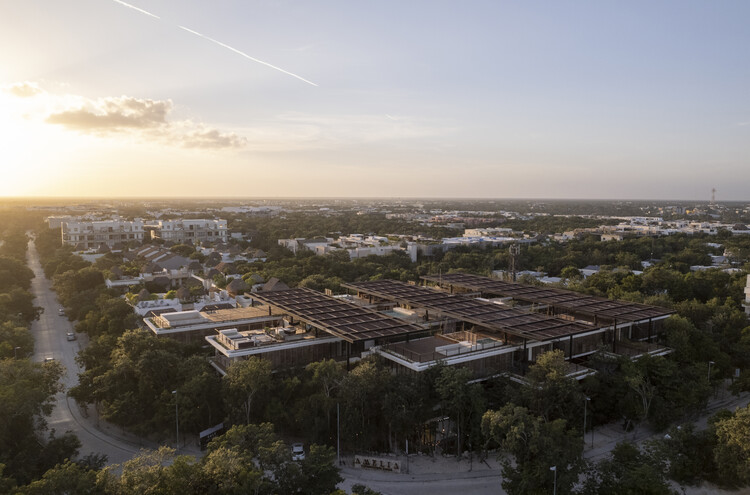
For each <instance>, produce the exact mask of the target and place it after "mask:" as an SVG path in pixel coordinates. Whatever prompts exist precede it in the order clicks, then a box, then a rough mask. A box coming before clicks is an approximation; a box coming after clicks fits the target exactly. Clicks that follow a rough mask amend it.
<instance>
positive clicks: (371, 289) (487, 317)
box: [343, 280, 596, 341]
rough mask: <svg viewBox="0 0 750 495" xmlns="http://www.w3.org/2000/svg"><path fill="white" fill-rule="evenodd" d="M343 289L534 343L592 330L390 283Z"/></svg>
mask: <svg viewBox="0 0 750 495" xmlns="http://www.w3.org/2000/svg"><path fill="white" fill-rule="evenodd" d="M343 286H344V287H346V288H348V289H352V290H355V291H357V292H358V293H359V294H366V295H372V296H375V297H378V298H381V299H385V300H389V301H395V302H397V303H400V304H406V305H409V306H413V307H420V308H424V309H426V310H427V311H428V312H429V311H435V312H436V313H437V314H440V315H443V316H446V317H449V318H453V319H456V320H460V321H465V322H467V323H473V324H475V325H479V326H481V327H484V328H488V329H491V330H495V331H498V332H505V333H508V334H510V335H513V336H516V337H521V338H524V339H530V340H535V341H545V340H554V339H559V338H561V337H569V336H571V335H575V334H579V333H583V332H590V331H592V330H595V329H596V327H595V326H592V325H588V324H585V323H579V322H573V321H568V320H563V319H561V318H556V317H552V316H544V315H541V314H539V313H529V312H527V311H524V310H521V309H514V308H507V307H503V306H500V305H499V304H495V303H491V302H487V301H480V300H478V299H470V298H465V297H462V296H459V295H451V294H446V293H444V292H440V291H437V290H435V289H430V288H427V287H417V286H415V285H409V284H405V283H403V282H396V281H394V280H377V281H372V282H355V283H349V284H343Z"/></svg>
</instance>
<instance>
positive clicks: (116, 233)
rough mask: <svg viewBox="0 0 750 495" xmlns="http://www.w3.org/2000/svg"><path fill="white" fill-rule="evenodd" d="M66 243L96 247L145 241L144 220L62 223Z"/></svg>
mask: <svg viewBox="0 0 750 495" xmlns="http://www.w3.org/2000/svg"><path fill="white" fill-rule="evenodd" d="M61 232H62V241H63V243H64V244H70V245H71V246H77V247H82V248H83V249H96V248H98V247H99V246H101V245H102V244H106V245H107V246H108V247H110V248H111V247H113V246H114V245H115V244H117V243H127V242H131V241H135V242H143V233H144V230H143V220H141V219H140V218H136V219H135V220H133V221H132V222H131V221H125V220H102V221H94V222H86V221H69V222H62V223H61Z"/></svg>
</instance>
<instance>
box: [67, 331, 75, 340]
mask: <svg viewBox="0 0 750 495" xmlns="http://www.w3.org/2000/svg"><path fill="white" fill-rule="evenodd" d="M65 337H66V338H67V339H68V340H75V339H76V334H74V333H73V332H68V333H66V334H65Z"/></svg>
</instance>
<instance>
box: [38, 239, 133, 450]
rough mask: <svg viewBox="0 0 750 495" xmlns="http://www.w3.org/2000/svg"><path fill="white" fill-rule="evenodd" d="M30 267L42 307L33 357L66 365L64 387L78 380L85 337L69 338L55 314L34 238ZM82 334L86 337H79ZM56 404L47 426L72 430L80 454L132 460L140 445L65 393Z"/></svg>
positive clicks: (54, 301) (55, 305) (61, 319)
mask: <svg viewBox="0 0 750 495" xmlns="http://www.w3.org/2000/svg"><path fill="white" fill-rule="evenodd" d="M28 263H29V268H31V270H32V271H33V272H34V279H33V280H32V283H31V290H32V293H33V294H34V297H35V300H34V304H35V305H37V306H41V307H42V308H44V312H43V313H42V315H41V317H40V318H39V321H35V322H33V324H32V325H31V332H32V334H33V335H34V339H35V340H36V342H35V348H34V355H33V357H32V359H33V360H34V361H43V360H44V359H45V358H48V357H52V358H54V359H55V360H56V361H57V362H59V363H61V364H62V365H63V366H64V367H65V374H64V375H63V377H62V383H63V384H64V385H65V390H67V389H69V388H70V387H72V386H74V385H76V384H77V383H78V372H79V371H80V368H79V367H78V365H77V363H76V361H75V357H76V354H77V353H78V350H79V349H80V344H81V343H82V342H84V341H85V340H84V339H82V340H74V341H68V340H67V338H66V333H67V332H72V331H73V327H72V325H71V323H70V322H69V321H68V319H67V318H66V317H65V316H60V315H58V312H57V311H58V309H59V308H60V304H59V302H58V301H57V299H56V297H55V293H54V292H53V291H52V290H51V289H50V282H49V281H48V280H47V279H46V278H45V277H44V272H43V271H42V267H41V264H40V262H39V253H38V252H37V250H36V246H35V245H34V241H33V240H32V241H30V242H29V250H28ZM82 337H85V336H82ZM56 399H57V404H56V406H55V408H54V410H53V411H52V414H51V415H50V417H49V418H48V424H49V427H50V428H54V429H55V430H56V431H57V432H58V433H63V432H65V431H72V432H73V433H75V434H76V435H78V438H79V439H80V440H81V444H82V446H81V450H80V452H81V454H82V455H86V454H88V453H90V452H96V453H103V454H106V455H107V457H108V458H109V462H110V463H121V462H124V461H127V460H128V459H131V458H132V457H133V455H134V454H137V453H138V452H139V451H140V446H139V445H137V444H134V443H131V442H128V441H124V440H123V439H122V438H118V437H116V436H113V435H111V434H108V433H107V432H105V431H103V430H102V429H101V427H97V424H96V420H95V419H93V418H85V417H84V416H83V414H81V410H80V409H79V407H78V405H77V404H76V402H75V401H74V400H73V399H71V398H69V397H67V396H66V392H61V393H59V394H58V395H57V397H56Z"/></svg>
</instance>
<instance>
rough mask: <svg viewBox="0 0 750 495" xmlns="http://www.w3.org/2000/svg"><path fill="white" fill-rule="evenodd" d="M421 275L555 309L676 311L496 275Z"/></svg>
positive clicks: (636, 314)
mask: <svg viewBox="0 0 750 495" xmlns="http://www.w3.org/2000/svg"><path fill="white" fill-rule="evenodd" d="M422 278H423V279H424V280H428V281H431V282H437V283H438V284H441V285H451V286H454V287H460V288H463V289H468V290H473V291H480V292H483V293H485V294H492V295H495V296H501V297H511V298H513V299H514V300H517V301H522V302H527V303H531V304H546V305H549V306H553V307H554V308H556V309H561V310H565V311H575V312H578V313H581V314H586V315H590V316H593V317H595V318H604V319H611V320H622V321H643V320H648V319H653V318H663V317H666V316H669V315H671V314H672V313H674V311H672V310H669V309H666V308H660V307H657V306H649V305H647V304H638V303H633V302H627V301H615V300H612V299H606V298H604V297H596V296H589V295H586V294H581V293H579V292H574V291H572V290H565V289H555V288H551V287H536V286H533V285H524V284H519V283H515V282H504V281H502V280H498V279H494V278H489V277H482V276H480V275H470V274H466V273H450V274H447V275H427V276H424V277H422Z"/></svg>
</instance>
